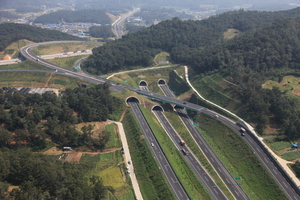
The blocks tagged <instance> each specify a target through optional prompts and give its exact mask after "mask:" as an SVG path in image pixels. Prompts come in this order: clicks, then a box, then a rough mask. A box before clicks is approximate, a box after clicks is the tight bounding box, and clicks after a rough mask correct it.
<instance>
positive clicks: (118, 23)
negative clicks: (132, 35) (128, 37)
mask: <svg viewBox="0 0 300 200" xmlns="http://www.w3.org/2000/svg"><path fill="white" fill-rule="evenodd" d="M139 10H140V9H139V8H134V9H133V10H132V11H130V12H128V13H126V14H125V15H124V16H122V17H119V18H118V19H117V20H116V21H115V22H114V23H113V24H112V26H113V27H114V30H115V33H116V36H117V39H120V38H122V36H123V35H124V33H123V31H122V24H123V23H124V21H125V20H126V19H127V18H128V17H130V16H131V15H133V14H134V13H136V12H138V11H139Z"/></svg>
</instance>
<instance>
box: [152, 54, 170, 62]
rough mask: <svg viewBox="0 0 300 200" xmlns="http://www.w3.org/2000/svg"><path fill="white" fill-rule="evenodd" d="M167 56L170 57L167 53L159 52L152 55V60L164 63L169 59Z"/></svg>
mask: <svg viewBox="0 0 300 200" xmlns="http://www.w3.org/2000/svg"><path fill="white" fill-rule="evenodd" d="M169 57H170V54H169V53H167V52H161V53H159V54H157V55H156V56H155V57H154V62H155V63H157V64H160V63H164V64H166V63H167V62H169V59H170V58H169Z"/></svg>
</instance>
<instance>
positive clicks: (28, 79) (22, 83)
mask: <svg viewBox="0 0 300 200" xmlns="http://www.w3.org/2000/svg"><path fill="white" fill-rule="evenodd" d="M78 83H82V84H88V83H87V82H85V81H82V80H78V79H75V78H72V77H67V76H62V75H58V74H51V73H40V72H1V73H0V87H49V88H55V89H59V90H65V89H66V88H70V89H73V88H76V87H78Z"/></svg>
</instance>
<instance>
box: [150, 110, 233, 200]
mask: <svg viewBox="0 0 300 200" xmlns="http://www.w3.org/2000/svg"><path fill="white" fill-rule="evenodd" d="M156 107H157V108H155V107H154V108H153V109H152V111H153V112H154V114H155V116H156V117H157V118H158V120H159V122H160V123H161V124H162V126H163V127H164V129H165V131H166V132H167V133H168V135H169V136H170V137H171V139H172V140H173V143H174V145H175V146H176V147H177V149H178V150H179V151H181V153H182V154H183V155H184V159H185V160H186V162H187V163H188V165H189V166H190V168H191V169H192V170H193V171H194V174H195V175H196V176H197V177H198V179H199V180H200V182H202V184H203V186H204V187H205V189H206V191H208V193H209V194H210V196H211V197H212V198H213V199H220V200H225V199H227V197H226V196H225V194H224V193H223V191H222V190H221V189H220V188H219V186H218V185H217V184H216V183H215V181H214V180H213V179H212V178H211V177H210V176H209V174H208V172H207V171H206V169H205V168H204V167H203V166H202V165H201V164H200V163H199V161H198V160H197V158H196V157H195V156H194V154H193V153H192V152H191V151H190V150H189V148H188V147H187V145H184V146H182V144H180V141H181V138H180V137H179V136H178V133H177V132H176V131H175V129H174V128H173V126H172V125H171V124H170V123H169V121H168V120H167V118H166V116H165V115H164V114H163V110H162V108H161V109H159V108H160V107H159V106H156Z"/></svg>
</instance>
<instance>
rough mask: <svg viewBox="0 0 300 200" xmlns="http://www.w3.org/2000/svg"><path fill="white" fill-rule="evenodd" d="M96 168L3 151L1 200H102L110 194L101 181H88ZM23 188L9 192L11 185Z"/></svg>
mask: <svg viewBox="0 0 300 200" xmlns="http://www.w3.org/2000/svg"><path fill="white" fill-rule="evenodd" d="M93 167H94V166H92V165H87V164H85V165H83V164H75V163H69V162H62V161H59V160H57V158H56V159H55V158H52V157H50V156H47V155H43V154H38V153H32V152H30V151H28V150H27V149H24V148H20V149H17V150H10V149H6V148H2V149H0V199H3V200H4V199H7V200H9V199H10V200H11V199H16V200H29V199H32V200H38V199H49V200H50V199H63V200H73V199H76V200H100V199H103V197H104V195H105V194H106V192H105V191H106V190H107V189H110V188H106V187H104V186H103V184H102V181H101V179H100V178H99V177H95V176H93V177H91V178H90V179H88V178H86V177H85V176H84V175H85V172H86V171H87V170H90V169H92V168H93ZM10 184H11V185H15V186H19V188H18V189H17V188H16V189H13V190H12V191H11V192H7V187H8V186H9V185H10Z"/></svg>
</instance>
